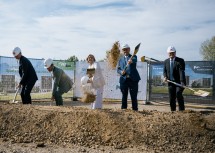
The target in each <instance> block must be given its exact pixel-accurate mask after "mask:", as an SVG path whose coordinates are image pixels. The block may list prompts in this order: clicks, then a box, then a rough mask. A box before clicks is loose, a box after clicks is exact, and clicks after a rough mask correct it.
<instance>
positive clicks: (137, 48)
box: [124, 43, 141, 71]
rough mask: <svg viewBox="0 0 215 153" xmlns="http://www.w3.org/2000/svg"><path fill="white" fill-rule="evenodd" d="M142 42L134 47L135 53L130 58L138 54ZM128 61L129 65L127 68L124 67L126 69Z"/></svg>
mask: <svg viewBox="0 0 215 153" xmlns="http://www.w3.org/2000/svg"><path fill="white" fill-rule="evenodd" d="M140 44H141V43H139V44H138V45H137V46H136V47H135V49H134V53H133V55H132V56H131V58H130V60H131V59H132V58H133V57H134V55H136V54H137V52H138V51H139V48H140ZM128 65H129V64H128V63H127V65H126V66H125V69H124V71H125V70H126V69H127V68H128Z"/></svg>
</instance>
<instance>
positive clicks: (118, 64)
mask: <svg viewBox="0 0 215 153" xmlns="http://www.w3.org/2000/svg"><path fill="white" fill-rule="evenodd" d="M121 62H122V60H121V59H119V61H118V63H117V73H118V74H120V75H122V70H123V67H122V64H121Z"/></svg>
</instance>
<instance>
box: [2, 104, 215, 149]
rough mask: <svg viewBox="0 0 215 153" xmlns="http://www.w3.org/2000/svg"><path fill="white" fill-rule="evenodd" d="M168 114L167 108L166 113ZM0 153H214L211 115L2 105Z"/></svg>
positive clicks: (214, 121) (214, 126)
mask: <svg viewBox="0 0 215 153" xmlns="http://www.w3.org/2000/svg"><path fill="white" fill-rule="evenodd" d="M167 108H168V107H167ZM0 123H1V124H0V152H1V153H3V152H6V153H7V152H8V153H10V152H13V153H15V152H16V153H29V152H32V153H33V152H38V153H39V152H40V153H42V152H44V153H46V152H65V153H66V152H108V153H114V152H116V153H120V152H125V153H131V152H133V153H138V152H193V153H196V152H207V153H208V152H215V113H214V111H207V110H204V111H202V110H186V111H183V112H178V111H176V112H169V108H168V111H157V110H147V109H142V110H140V111H137V112H136V111H132V110H120V109H113V108H111V107H110V108H107V107H104V109H99V110H91V109H89V108H86V107H76V106H75V107H71V106H62V107H57V106H41V105H22V104H7V103H1V104H0Z"/></svg>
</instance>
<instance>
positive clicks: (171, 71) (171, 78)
mask: <svg viewBox="0 0 215 153" xmlns="http://www.w3.org/2000/svg"><path fill="white" fill-rule="evenodd" d="M173 64H174V62H173V60H170V80H174V78H173Z"/></svg>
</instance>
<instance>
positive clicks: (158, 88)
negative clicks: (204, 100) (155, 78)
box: [152, 86, 212, 96]
mask: <svg viewBox="0 0 215 153" xmlns="http://www.w3.org/2000/svg"><path fill="white" fill-rule="evenodd" d="M193 89H194V90H196V91H198V90H204V91H207V92H210V96H211V95H212V88H193ZM152 93H157V94H168V87H167V86H165V87H164V86H153V87H152ZM183 94H184V95H193V91H191V90H189V89H185V90H184V92H183Z"/></svg>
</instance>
